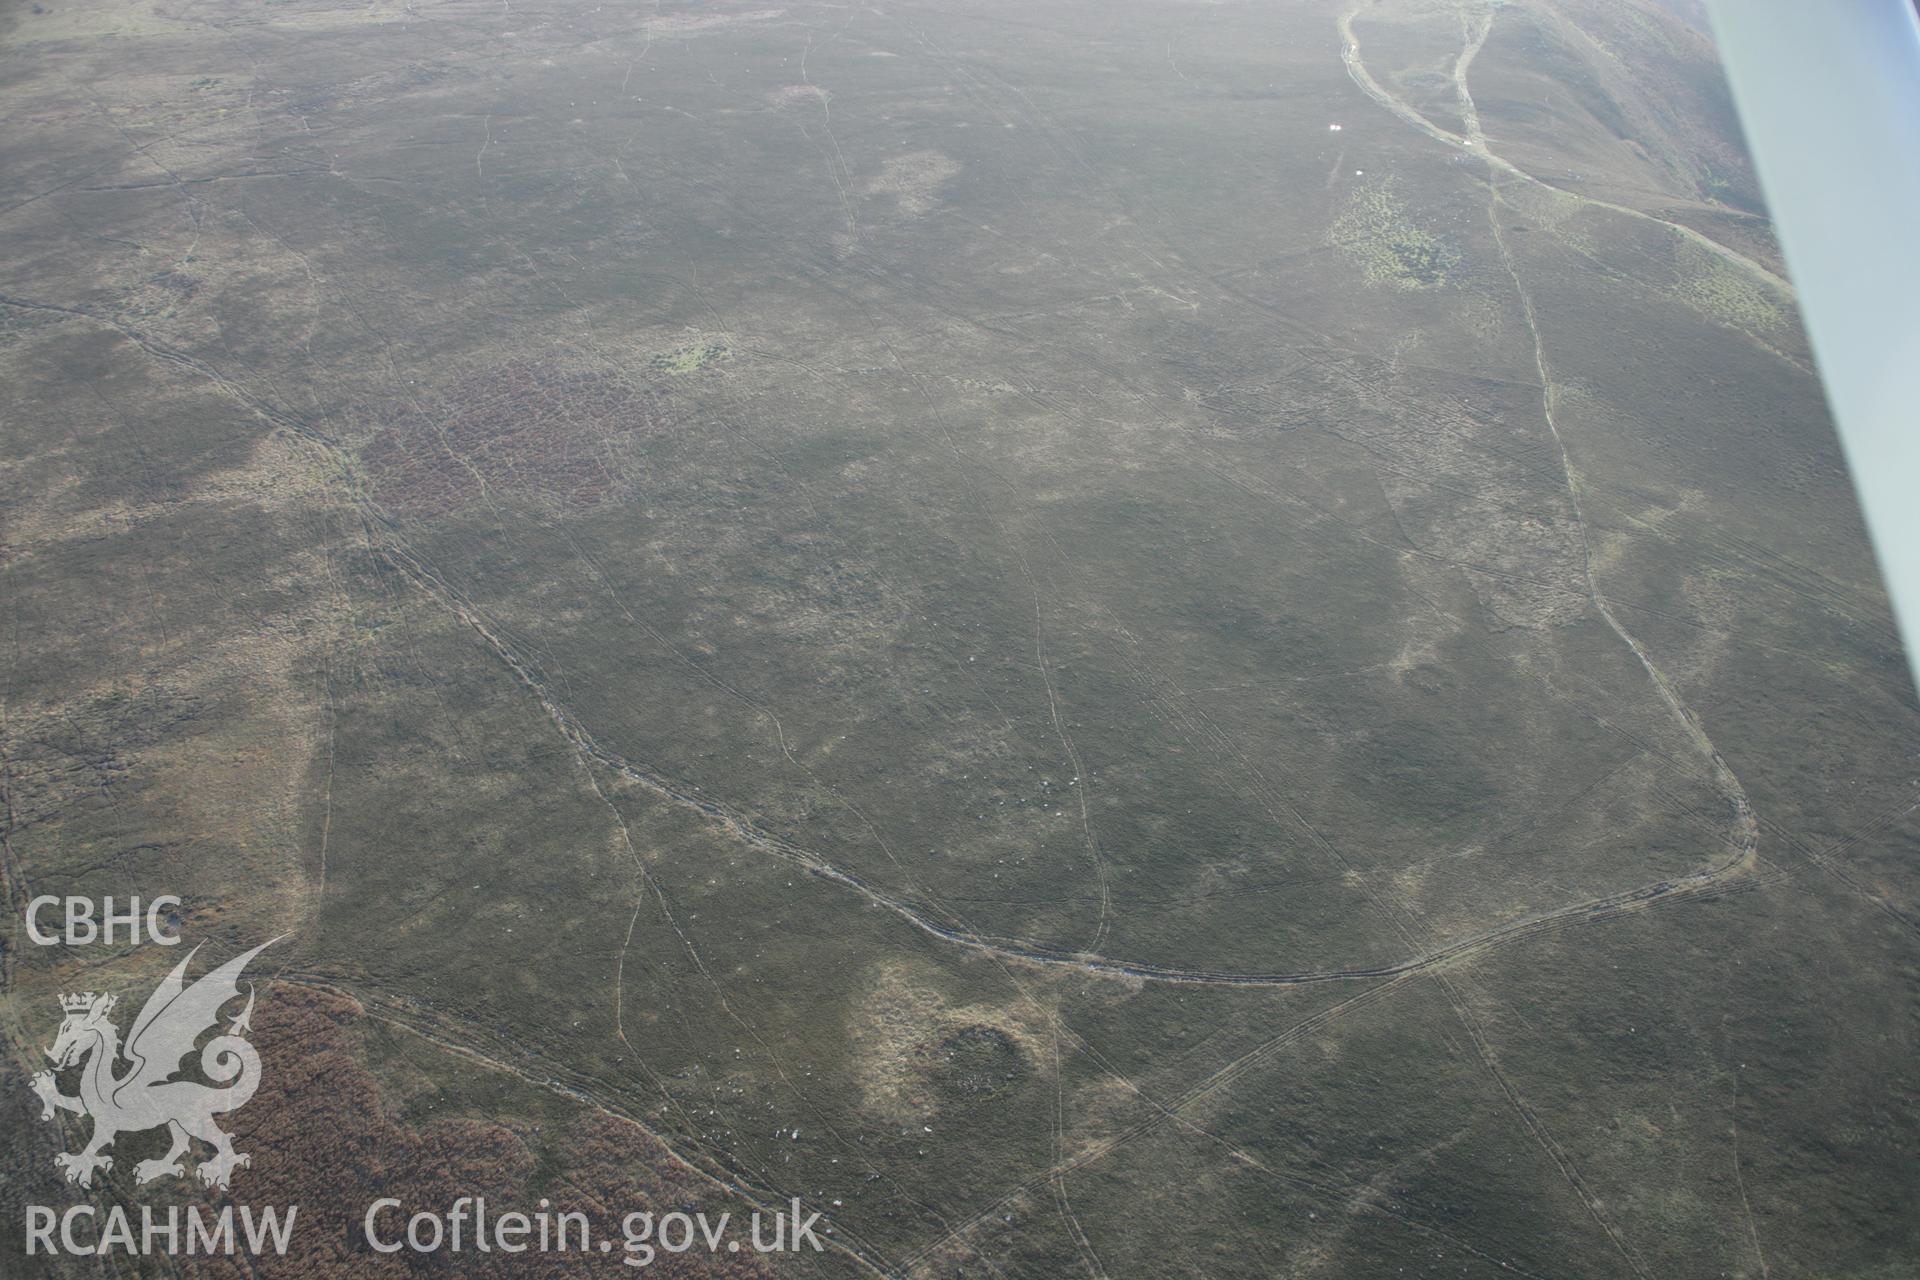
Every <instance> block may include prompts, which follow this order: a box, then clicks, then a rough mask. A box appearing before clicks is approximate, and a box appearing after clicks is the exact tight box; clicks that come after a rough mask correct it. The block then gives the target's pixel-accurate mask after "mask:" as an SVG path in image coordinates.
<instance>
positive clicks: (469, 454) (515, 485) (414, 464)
mask: <svg viewBox="0 0 1920 1280" xmlns="http://www.w3.org/2000/svg"><path fill="white" fill-rule="evenodd" d="M664 422H665V415H664V412H663V410H662V408H661V406H660V404H659V402H658V401H657V400H656V399H655V398H654V397H653V396H651V395H649V394H647V393H646V392H644V391H640V390H636V389H635V388H634V387H632V386H630V385H628V384H627V383H626V382H624V381H622V380H621V379H619V378H617V377H615V376H613V375H611V374H607V373H595V372H581V371H577V370H568V369H561V368H558V367H556V366H554V365H552V364H550V363H543V362H539V361H532V360H516V361H512V362H509V363H507V364H503V365H499V366H497V367H495V368H493V369H490V370H488V371H487V372H485V373H480V374H475V375H473V376H471V377H466V378H461V379H458V380H456V381H455V382H454V383H453V384H452V385H451V386H449V387H448V388H447V389H446V390H445V391H443V392H442V393H441V394H440V395H439V396H438V397H437V398H436V399H423V400H421V401H419V402H418V403H416V404H415V405H414V406H413V407H411V408H409V409H408V410H407V411H406V412H405V413H403V414H402V415H401V416H400V417H399V418H397V419H396V420H394V421H392V422H390V423H388V424H387V425H386V426H384V427H383V428H381V430H380V431H379V433H378V434H376V435H375V436H374V438H373V439H372V440H371V441H370V442H369V443H368V444H367V445H366V447H365V448H363V449H362V450H361V451H360V460H361V462H362V463H363V464H364V465H365V467H366V469H367V473H368V478H369V480H370V481H371V482H372V486H373V494H374V497H375V498H376V499H377V500H378V501H379V502H380V503H381V505H383V506H385V507H387V508H388V509H389V510H391V511H394V512H396V513H398V514H402V515H410V516H433V515H438V514H440V513H442V512H445V511H449V510H451V509H453V508H455V507H459V506H464V505H465V504H467V503H470V502H478V501H481V500H483V499H484V498H486V497H493V498H504V499H511V500H525V499H532V500H534V501H544V502H547V503H551V504H553V505H557V506H561V507H573V508H577V507H590V506H593V505H595V504H596V503H599V502H602V501H604V500H605V499H606V498H607V497H609V496H610V495H611V494H612V493H613V492H614V491H615V490H616V489H617V488H618V487H619V485H620V482H621V479H622V476H623V474H624V469H625V465H626V464H625V458H626V456H627V451H626V449H625V447H624V446H625V445H626V444H627V443H628V442H629V441H630V440H631V439H632V438H633V437H635V436H637V435H644V434H648V433H651V432H654V431H657V430H659V429H660V427H661V426H663V425H664Z"/></svg>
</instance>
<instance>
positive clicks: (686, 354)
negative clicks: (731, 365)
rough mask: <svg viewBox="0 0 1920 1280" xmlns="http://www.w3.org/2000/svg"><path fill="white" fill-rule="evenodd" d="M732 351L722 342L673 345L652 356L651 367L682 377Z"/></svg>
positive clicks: (724, 357)
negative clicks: (669, 349) (667, 349)
mask: <svg viewBox="0 0 1920 1280" xmlns="http://www.w3.org/2000/svg"><path fill="white" fill-rule="evenodd" d="M731 354H732V353H731V352H730V351H728V350H727V347H726V345H725V344H724V343H719V342H696V343H694V344H692V345H691V346H685V347H675V348H674V349H673V350H672V351H662V352H659V353H658V354H656V355H655V356H654V357H653V368H654V369H655V370H656V371H657V372H660V373H666V374H671V375H673V376H674V377H676V378H677V377H682V376H684V375H686V374H689V373H698V372H699V371H700V370H702V369H704V368H706V367H707V366H708V365H710V364H712V363H713V362H714V361H716V360H724V359H726V358H727V357H728V356H729V355H731Z"/></svg>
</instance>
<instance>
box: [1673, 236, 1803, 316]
mask: <svg viewBox="0 0 1920 1280" xmlns="http://www.w3.org/2000/svg"><path fill="white" fill-rule="evenodd" d="M1674 267H1675V280H1674V286H1673V289H1674V292H1675V294H1677V295H1678V296H1679V298H1680V300H1681V301H1682V302H1685V303H1686V304H1687V305H1688V306H1690V307H1692V308H1693V309H1694V310H1696V311H1698V312H1700V313H1701V314H1702V315H1704V316H1706V317H1708V318H1709V319H1712V320H1716V321H1718V322H1719V323H1721V324H1724V325H1727V326H1729V327H1731V328H1735V329H1744V330H1746V331H1747V332H1748V333H1753V334H1759V335H1763V336H1764V335H1767V334H1772V333H1776V332H1778V331H1779V330H1780V329H1781V328H1783V327H1784V326H1785V325H1786V323H1787V303H1786V300H1785V299H1784V298H1783V297H1782V296H1781V295H1780V292H1779V291H1778V290H1777V289H1774V288H1773V287H1772V286H1770V285H1768V284H1767V283H1766V282H1765V281H1763V280H1761V279H1759V278H1758V277H1756V276H1755V275H1753V274H1752V273H1751V272H1748V271H1743V270H1741V269H1740V268H1739V267H1737V266H1735V265H1734V264H1733V263H1731V262H1729V261H1727V260H1726V259H1725V258H1723V257H1721V256H1720V255H1719V254H1717V253H1714V252H1713V251H1712V250H1711V249H1707V248H1704V247H1702V246H1700V245H1698V244H1695V243H1694V242H1693V241H1691V240H1688V239H1681V240H1680V242H1679V249H1678V252H1677V253H1676V255H1675V262H1674Z"/></svg>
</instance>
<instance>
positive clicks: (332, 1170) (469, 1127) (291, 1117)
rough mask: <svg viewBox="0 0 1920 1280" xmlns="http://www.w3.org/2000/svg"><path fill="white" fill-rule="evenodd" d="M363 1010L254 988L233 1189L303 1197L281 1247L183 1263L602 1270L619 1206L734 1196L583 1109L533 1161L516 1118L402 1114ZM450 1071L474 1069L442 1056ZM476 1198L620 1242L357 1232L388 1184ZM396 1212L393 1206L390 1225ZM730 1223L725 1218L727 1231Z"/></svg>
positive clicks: (190, 1268) (490, 1272)
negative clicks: (527, 1247)
mask: <svg viewBox="0 0 1920 1280" xmlns="http://www.w3.org/2000/svg"><path fill="white" fill-rule="evenodd" d="M366 1017H367V1014H366V1012H365V1010H364V1009H363V1008H362V1006H360V1005H359V1004H358V1003H357V1002H355V1001H353V1000H351V999H349V998H347V997H345V996H343V995H339V994H335V993H332V992H327V991H319V990H315V989H313V988H309V987H303V986H299V985H297V984H293V983H279V984H276V985H275V986H273V987H272V988H271V991H270V992H263V995H262V999H261V1001H260V1006H259V1010H258V1013H257V1015H256V1021H255V1035H254V1039H255V1042H256V1043H257V1045H258V1047H259V1049H260V1056H261V1059H262V1061H263V1062H264V1063H265V1064H266V1070H265V1079H264V1080H263V1081H262V1083H261V1087H260V1091H259V1093H258V1094H257V1095H255V1097H254V1099H253V1100H252V1102H250V1103H249V1104H248V1105H247V1106H246V1107H245V1108H244V1109H242V1110H241V1111H239V1112H237V1113H236V1114H235V1115H234V1117H233V1118H232V1119H233V1123H232V1129H233V1135H234V1142H235V1145H236V1146H237V1147H238V1149H239V1150H241V1151H245V1152H247V1153H249V1154H251V1155H252V1156H253V1159H254V1163H253V1167H251V1168H248V1169H243V1170H240V1171H239V1173H238V1174H237V1175H236V1176H235V1179H234V1188H233V1191H234V1200H235V1202H236V1203H244V1204H249V1205H255V1206H261V1207H264V1206H267V1205H289V1204H297V1205H298V1206H299V1207H300V1208H299V1218H298V1221H297V1223H296V1225H295V1229H294V1231H293V1233H292V1236H291V1242H290V1247H289V1249H288V1252H287V1254H286V1256H284V1257H274V1256H268V1257H261V1258H254V1259H225V1258H213V1259H191V1260H188V1259H182V1260H181V1262H182V1270H183V1273H184V1274H185V1275H188V1276H193V1277H209V1278H213V1277H217V1278H218V1280H240V1278H241V1277H249V1278H250V1280H294V1278H296V1277H297V1278H298V1280H329V1278H331V1277H341V1278H342V1280H344V1278H346V1277H353V1280H382V1278H384V1277H393V1278H395V1280H399V1278H400V1277H408V1276H412V1275H414V1274H416V1273H418V1272H420V1271H423V1270H424V1271H426V1272H428V1273H432V1274H445V1275H461V1276H479V1277H502V1278H514V1280H517V1278H519V1277H540V1278H541V1280H547V1278H548V1277H556V1276H558V1277H564V1276H574V1275H582V1276H584V1275H589V1274H593V1275H599V1276H605V1275H607V1274H608V1267H609V1259H610V1256H611V1258H613V1259H614V1260H617V1259H618V1257H619V1256H620V1255H619V1241H620V1239H621V1234H620V1223H621V1220H622V1218H624V1217H625V1216H626V1215H627V1214H629V1213H633V1212H636V1211H652V1212H653V1213H655V1214H656V1215H658V1214H661V1213H666V1212H670V1211H673V1210H675V1209H688V1210H691V1209H694V1208H699V1209H704V1210H705V1211H706V1212H707V1213H708V1214H709V1215H710V1216H711V1215H713V1214H715V1213H717V1212H719V1211H720V1210H722V1209H725V1210H731V1211H733V1213H734V1217H735V1219H736V1222H741V1225H743V1226H744V1222H743V1221H742V1214H741V1207H740V1206H739V1205H736V1204H733V1203H727V1204H719V1203H717V1202H716V1200H715V1192H714V1191H713V1189H712V1187H711V1186H710V1185H709V1184H707V1183H705V1182H704V1181H703V1180H702V1179H701V1178H700V1177H699V1176H698V1175H697V1174H695V1173H694V1172H693V1171H692V1170H691V1169H690V1168H688V1167H687V1166H686V1165H685V1164H684V1163H682V1162H681V1161H680V1160H679V1159H678V1158H677V1157H676V1156H674V1155H673V1153H672V1152H670V1151H669V1150H668V1149H667V1148H666V1147H665V1146H664V1145H663V1144H662V1143H660V1142H659V1141H658V1140H657V1139H656V1138H654V1137H653V1136H652V1135H651V1134H649V1133H647V1132H646V1131H645V1130H644V1129H642V1128H640V1127H639V1126H638V1125H635V1124H632V1123H630V1122H628V1121H625V1120H621V1119H619V1118H618V1117H614V1116H609V1115H606V1114H604V1113H602V1112H598V1111H593V1110H590V1109H586V1108H582V1109H581V1111H580V1112H579V1114H578V1115H577V1117H576V1118H575V1119H574V1121H573V1122H572V1124H571V1125H570V1127H569V1128H568V1130H567V1132H565V1133H564V1134H561V1135H557V1137H556V1138H555V1140H554V1142H553V1145H552V1151H551V1156H553V1157H557V1160H558V1164H557V1165H556V1164H554V1163H548V1164H547V1165H546V1166H545V1167H544V1169H543V1168H542V1164H541V1160H540V1157H539V1156H538V1155H537V1154H536V1152H535V1150H534V1149H533V1148H532V1146H530V1144H529V1138H530V1137H531V1136H532V1135H531V1134H529V1133H526V1132H523V1131H522V1129H521V1128H519V1127H512V1126H509V1125H506V1124H501V1123H495V1122H492V1121H488V1120H478V1119H471V1118H459V1119H446V1120H431V1121H427V1122H425V1123H422V1124H415V1123H411V1122H409V1121H408V1120H406V1119H405V1118H403V1117H402V1116H400V1115H399V1114H398V1109H397V1108H396V1107H395V1106H394V1105H393V1101H394V1100H393V1099H392V1098H390V1097H389V1096H387V1094H386V1092H385V1090H384V1089H383V1087H382V1084H381V1081H380V1078H379V1077H378V1076H376V1075H375V1074H374V1072H373V1071H372V1070H370V1069H369V1068H368V1066H367V1063H366V1060H365V1057H364V1054H363V1052H362V1050H361V1040H360V1031H361V1027H362V1024H363V1020H364V1019H365V1018H366ZM446 1062H447V1064H448V1067H449V1071H450V1072H461V1071H470V1070H472V1069H473V1068H471V1067H468V1066H466V1065H464V1064H455V1063H454V1060H453V1059H451V1058H450V1057H449V1058H448V1059H446ZM466 1195H473V1196H484V1197H485V1198H486V1201H487V1207H488V1214H489V1216H490V1217H492V1216H495V1215H498V1214H502V1213H508V1212H529V1213H531V1212H533V1211H535V1210H536V1209H537V1207H538V1205H539V1202H540V1200H541V1199H542V1198H546V1199H548V1200H550V1201H551V1202H552V1208H551V1210H550V1212H554V1213H558V1212H560V1211H563V1210H564V1211H578V1212H581V1213H584V1214H586V1215H587V1217H588V1219H589V1220H590V1222H591V1223H592V1239H593V1240H596V1241H598V1240H601V1239H608V1240H612V1241H614V1242H615V1252H614V1254H613V1255H606V1254H601V1253H598V1252H593V1253H588V1254H583V1253H567V1254H561V1253H549V1254H544V1255H542V1254H537V1253H533V1252H528V1253H524V1254H519V1255H507V1254H502V1253H499V1252H497V1251H496V1252H490V1253H480V1252H478V1251H477V1250H474V1249H472V1248H471V1245H469V1247H468V1249H467V1250H466V1251H464V1252H462V1253H459V1254H453V1253H446V1252H443V1253H441V1254H436V1255H432V1256H422V1255H415V1254H413V1253H411V1252H410V1251H406V1250H403V1251H401V1252H399V1253H394V1254H379V1253H375V1252H374V1251H373V1250H371V1249H370V1248H368V1247H367V1246H366V1245H365V1244H364V1243H363V1242H361V1240H360V1230H359V1227H360V1222H361V1220H362V1217H363V1215H364V1214H365V1212H366V1207H367V1205H368V1204H370V1203H371V1202H372V1201H374V1200H376V1199H378V1198H380V1197H383V1196H392V1197H396V1198H397V1199H399V1200H400V1202H401V1204H402V1206H403V1208H402V1209H401V1210H400V1211H398V1212H399V1213H400V1214H410V1213H413V1212H416V1211H420V1210H427V1211H431V1212H434V1213H440V1214H444V1213H445V1212H446V1211H447V1209H448V1208H449V1207H450V1206H451V1205H452V1204H453V1202H454V1200H456V1199H457V1198H459V1197H461V1196H466ZM402 1220H403V1219H402V1218H401V1217H398V1216H396V1215H392V1214H390V1215H388V1216H387V1218H386V1219H385V1221H386V1223H387V1224H388V1225H389V1226H391V1225H392V1224H393V1223H396V1222H400V1221H402ZM729 1230H730V1231H731V1227H730V1228H729ZM648 1274H650V1275H655V1274H657V1275H661V1276H669V1277H727V1276H741V1277H745V1276H763V1275H766V1274H767V1271H766V1269H765V1268H764V1267H762V1266H761V1265H759V1261H758V1259H756V1258H754V1257H753V1256H752V1255H751V1254H747V1255H726V1254H722V1255H718V1256H712V1255H708V1254H707V1253H706V1252H705V1251H704V1250H700V1251H695V1252H689V1253H686V1254H682V1255H677V1256H674V1255H667V1254H664V1253H663V1254H661V1255H660V1256H659V1257H658V1258H657V1259H656V1260H655V1262H654V1264H653V1265H652V1266H651V1267H649V1268H648Z"/></svg>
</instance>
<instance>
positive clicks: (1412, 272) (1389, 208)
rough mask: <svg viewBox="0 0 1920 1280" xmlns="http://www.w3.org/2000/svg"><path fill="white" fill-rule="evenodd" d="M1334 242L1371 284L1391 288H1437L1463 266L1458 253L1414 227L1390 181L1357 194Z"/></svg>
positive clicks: (1336, 223)
mask: <svg viewBox="0 0 1920 1280" xmlns="http://www.w3.org/2000/svg"><path fill="white" fill-rule="evenodd" d="M1330 239H1331V241H1332V243H1333V246H1334V247H1335V248H1337V249H1339V250H1340V251H1341V252H1343V253H1345V254H1346V255H1347V256H1348V257H1349V258H1351V259H1353V261H1354V262H1355V263H1356V264H1358V266H1359V267H1360V270H1361V273H1362V274H1363V275H1365V276H1366V278H1367V283H1368V284H1374V285H1386V286H1387V287H1389V288H1392V289H1437V288H1439V287H1440V286H1441V285H1444V284H1445V283H1446V282H1447V273H1448V272H1450V271H1452V270H1453V268H1454V267H1455V266H1457V265H1459V262H1460V251H1459V250H1458V249H1456V248H1454V247H1453V246H1452V245H1451V244H1449V243H1447V241H1445V240H1443V239H1441V238H1440V237H1439V236H1436V235H1434V234H1433V233H1431V232H1429V231H1425V230H1423V229H1421V228H1420V227H1419V226H1418V225H1417V224H1415V222H1414V220H1413V217H1412V215H1411V213H1410V212H1409V211H1408V209H1407V206H1406V204H1405V203H1404V202H1403V201H1401V199H1400V198H1399V196H1398V195H1397V194H1396V193H1395V191H1394V187H1393V184H1392V183H1390V182H1374V183H1368V184H1367V185H1366V186H1364V187H1361V188H1360V189H1359V190H1358V191H1356V192H1354V193H1353V198H1352V199H1351V200H1349V201H1348V202H1347V207H1346V209H1345V211H1344V212H1342V213H1341V215H1340V216H1339V218H1337V219H1335V221H1334V224H1333V231H1332V235H1331V237H1330Z"/></svg>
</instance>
